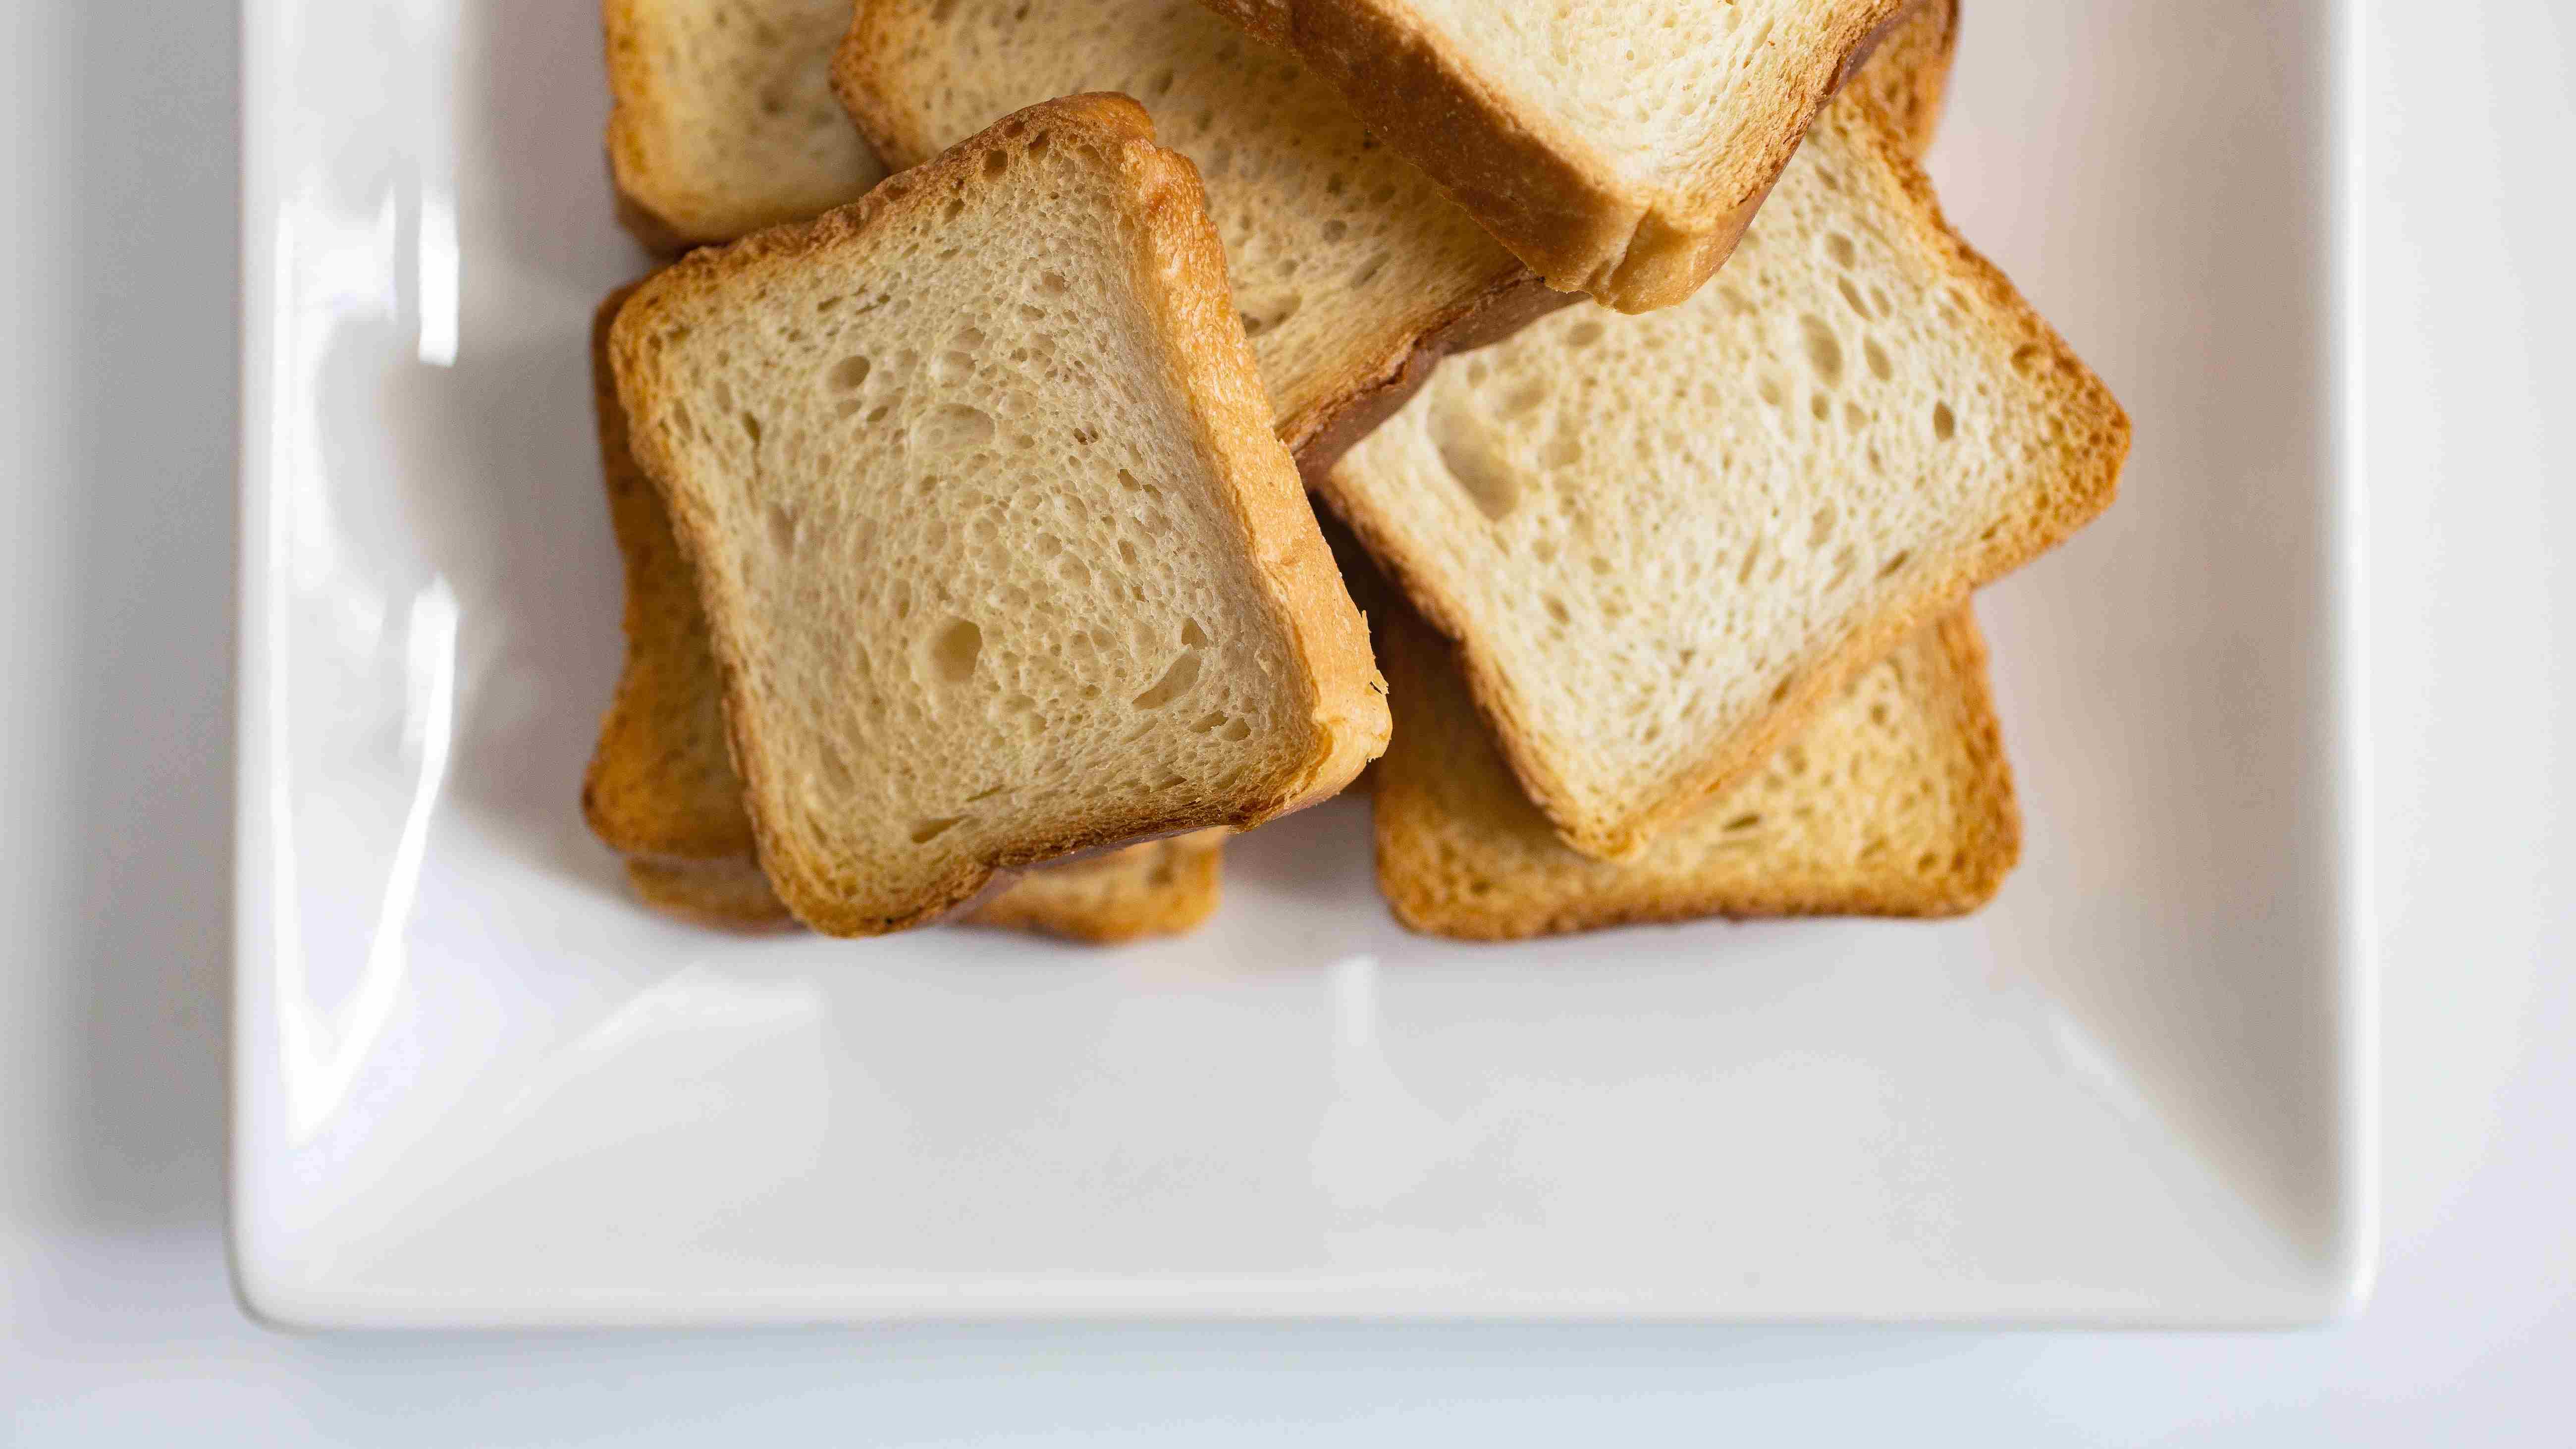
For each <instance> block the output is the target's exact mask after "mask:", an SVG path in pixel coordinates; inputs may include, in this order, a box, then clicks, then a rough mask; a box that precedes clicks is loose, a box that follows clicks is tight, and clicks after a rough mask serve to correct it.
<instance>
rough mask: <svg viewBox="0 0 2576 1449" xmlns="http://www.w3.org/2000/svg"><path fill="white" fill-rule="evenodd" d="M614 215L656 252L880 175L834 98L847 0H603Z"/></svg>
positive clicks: (825, 200) (812, 204)
mask: <svg viewBox="0 0 2576 1449" xmlns="http://www.w3.org/2000/svg"><path fill="white" fill-rule="evenodd" d="M600 20H601V23H602V28H603V29H604V30H605V32H606V36H607V42H608V86H609V96H610V103H611V104H610V109H609V114H608V164H609V174H610V176H611V178H612V179H613V180H614V181H615V183H616V186H617V195H618V203H619V204H618V215H619V219H620V220H622V221H624V222H625V223H626V226H627V229H628V230H630V231H632V232H633V233H634V234H635V236H636V239H637V240H639V241H641V242H643V243H644V244H645V245H646V246H647V247H649V248H651V249H653V250H655V251H659V252H677V251H682V250H685V249H687V248H689V247H692V246H697V245H700V244H702V243H706V242H725V241H732V240H733V239H734V238H736V237H740V236H747V235H749V234H750V233H752V232H754V231H757V230H759V229H760V228H762V227H764V226H773V225H776V224H778V223H780V222H788V221H803V220H805V219H807V218H808V217H813V216H818V215H820V214H822V213H823V212H825V211H828V210H830V209H831V208H833V207H835V206H839V205H841V204H843V203H845V202H851V201H856V200H858V199H859V198H860V197H861V196H864V195H866V194H867V190H868V188H869V187H871V186H874V185H875V184H876V183H877V181H878V180H879V179H880V178H882V177H883V176H884V175H885V168H884V167H883V166H881V165H879V164H878V163H877V158H876V155H875V153H873V152H871V151H870V150H869V149H868V146H867V142H866V141H865V140H864V139H862V138H861V137H860V135H859V134H858V132H857V131H856V130H855V129H853V128H852V127H851V125H850V123H849V118H848V117H847V116H846V115H844V114H843V113H842V111H841V108H840V106H839V105H838V104H836V103H835V102H834V101H833V99H832V91H831V63H832V49H833V47H834V46H836V45H838V44H839V43H840V39H841V33H842V32H843V31H845V30H847V29H849V26H850V0H601V4H600Z"/></svg>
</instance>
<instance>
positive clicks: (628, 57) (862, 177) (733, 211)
mask: <svg viewBox="0 0 2576 1449" xmlns="http://www.w3.org/2000/svg"><path fill="white" fill-rule="evenodd" d="M704 8H705V7H704V6H703V4H701V5H695V6H693V5H675V4H672V3H669V0H600V7H599V14H600V31H601V35H602V38H603V40H604V42H605V47H604V48H605V52H606V59H607V69H608V92H609V112H608V126H607V135H606V150H607V157H608V173H609V184H610V186H611V188H612V189H613V191H614V192H615V194H616V198H617V220H618V224H619V225H621V226H623V227H624V228H625V229H626V230H627V232H628V233H629V234H630V235H632V236H633V237H634V238H635V240H636V241H637V242H638V243H639V244H641V245H642V246H643V247H644V248H645V249H646V250H647V251H650V252H652V253H654V254H655V255H657V256H662V257H675V256H678V255H680V254H681V253H683V252H685V251H687V250H689V249H690V248H692V247H698V246H708V245H714V244H719V243H723V242H728V241H732V240H734V239H736V238H738V237H742V236H746V235H748V234H750V233H752V232H754V231H757V230H759V229H760V228H762V227H765V226H775V225H779V224H781V223H785V222H793V221H802V220H804V219H805V218H807V217H810V216H812V215H814V214H815V213H816V212H819V211H821V210H823V209H824V208H825V207H826V206H828V205H829V204H831V203H832V202H834V201H836V200H841V199H846V197H847V196H848V195H849V194H850V193H851V192H852V191H854V190H856V189H860V188H863V187H864V186H865V185H866V184H868V181H869V178H871V177H873V176H875V175H877V174H879V171H880V168H879V167H878V166H876V165H875V164H873V163H872V162H871V163H870V164H868V165H867V166H866V167H865V169H864V170H862V171H860V172H859V173H858V174H856V175H852V176H847V177H840V178H825V177H814V176H810V175H809V176H804V177H802V179H801V184H797V183H795V182H789V183H787V184H785V185H781V184H780V180H781V176H782V175H794V174H796V173H794V172H793V170H792V169H791V170H789V171H786V172H767V173H764V172H760V171H757V170H754V171H751V172H737V171H734V170H731V169H726V170H711V168H710V167H709V166H708V165H707V164H706V163H705V162H704V161H703V160H696V161H693V160H692V159H690V157H689V154H688V152H689V148H688V143H687V140H686V139H685V138H687V137H688V136H690V135H692V134H693V133H697V134H702V133H703V131H704V129H705V128H706V127H707V126H708V125H710V124H712V123H713V118H710V117H708V116H706V115H703V114H698V115H693V114H692V113H691V111H690V101H689V98H687V97H686V96H684V95H682V94H678V93H675V91H674V89H673V87H672V86H671V84H670V80H671V78H670V76H669V75H667V74H666V73H665V71H664V69H663V66H664V65H665V64H668V63H669V60H668V57H669V56H670V55H671V54H672V51H673V36H672V35H671V34H669V33H668V32H669V29H670V27H671V25H672V23H673V21H674V20H675V18H677V17H679V16H682V15H689V14H695V13H699V12H702V11H703V10H704ZM753 10H754V13H755V17H756V18H764V19H777V18H779V17H777V16H774V15H761V14H760V13H759V11H758V7H756V6H755V7H753ZM795 33H796V32H794V31H790V32H789V34H790V37H791V40H792V37H793V35H794V34H795ZM791 40H773V41H772V43H774V44H777V45H779V46H780V47H781V49H782V53H784V52H785V47H786V46H787V45H789V44H790V43H791ZM820 49H821V47H819V46H818V47H817V53H818V59H819V58H820V56H819V51H820ZM724 99H738V100H739V101H740V102H741V105H742V107H743V111H744V114H745V115H746V116H748V115H749V114H751V113H752V111H753V108H754V107H756V106H759V105H761V104H763V98H761V97H757V96H754V95H751V94H743V95H741V96H739V97H725V98H724ZM703 104H704V98H700V105H701V107H703ZM734 119H735V121H736V123H739V122H740V120H741V118H734Z"/></svg>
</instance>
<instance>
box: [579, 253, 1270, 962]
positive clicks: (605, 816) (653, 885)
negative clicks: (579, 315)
mask: <svg viewBox="0 0 2576 1449" xmlns="http://www.w3.org/2000/svg"><path fill="white" fill-rule="evenodd" d="M634 290H635V289H634V288H633V287H625V288H620V289H619V290H618V291H617V292H615V293H614V294H612V295H611V296H610V297H609V299H608V300H607V302H605V303H604V304H602V305H601V307H600V309H599V315H598V319H597V321H596V323H595V325H594V326H593V328H592V332H591V339H592V381H593V389H592V391H593V400H594V403H595V405H596V411H597V416H598V422H599V442H600V462H601V471H602V473H603V474H604V475H605V476H606V478H607V481H608V500H609V517H610V520H611V524H612V526H613V528H614V530H615V532H616V535H617V542H618V548H619V551H620V552H621V553H623V554H624V555H625V561H626V668H625V672H624V673H623V675H622V676H621V677H620V678H619V680H618V686H617V695H616V698H615V700H614V701H613V702H612V703H611V704H610V706H609V709H608V713H607V715H606V717H605V718H604V719H603V720H602V721H601V723H600V732H599V744H598V746H597V748H596V749H595V750H594V751H593V752H592V754H591V761H590V770H589V773H588V775H587V776H586V777H585V779H584V781H583V785H582V813H583V815H584V816H586V817H587V818H588V820H589V821H590V826H591V829H592V831H593V832H595V833H596V834H597V835H598V836H599V838H600V839H601V840H603V841H605V842H607V843H608V845H609V846H611V847H612V848H614V849H616V850H618V851H620V852H622V853H624V854H626V855H627V856H628V857H629V859H628V861H627V867H626V873H627V879H628V882H629V883H630V884H631V885H632V887H633V888H634V891H635V893H636V895H637V896H639V897H640V898H642V899H643V900H644V902H645V903H646V904H648V905H651V906H654V907H656V908H658V909H661V910H664V911H668V912H670V913H671V914H673V915H677V916H682V917H685V918H687V919H691V920H695V921H699V922H701V923H705V924H710V925H718V926H725V927H730V928H733V929H737V930H775V929H783V928H785V927H789V926H793V925H794V924H795V923H796V920H795V917H794V916H793V915H791V914H790V913H789V912H788V909H787V907H786V905H785V903H783V902H781V901H780V900H779V899H778V896H777V894H776V893H775V892H773V891H772V890H770V888H769V877H767V876H766V875H763V874H762V873H761V870H760V860H759V857H758V855H757V854H756V853H755V851H754V848H753V843H752V831H751V815H750V812H749V811H748V810H747V809H746V808H745V807H744V805H743V801H742V780H741V777H739V776H737V775H736V774H735V773H734V769H733V760H732V758H731V757H730V756H729V755H728V753H727V752H726V747H725V738H724V711H723V704H722V701H723V689H722V684H721V681H720V680H719V679H718V677H717V673H716V663H715V656H714V655H713V654H712V653H711V652H710V651H709V649H708V645H707V623H706V615H705V613H704V612H703V611H702V610H701V609H700V608H699V606H698V585H697V576H696V575H695V573H693V572H692V571H691V570H690V567H689V561H688V559H687V558H686V557H684V556H683V555H682V554H681V552H680V546H679V542H678V541H677V540H676V539H674V538H673V537H672V536H671V520H670V515H669V514H668V513H667V512H665V511H664V509H663V507H662V497H661V495H660V494H659V493H657V492H656V491H654V488H653V485H652V483H651V481H650V480H648V479H646V478H645V477H644V474H643V470H642V469H640V468H638V467H637V466H636V464H635V459H634V455H633V454H632V453H631V452H629V451H628V449H627V446H626V413H625V409H624V408H623V407H621V406H620V405H619V404H618V401H617V388H616V385H615V381H614V379H613V378H612V377H611V375H610V369H609V365H608V329H609V325H610V324H611V323H612V322H613V321H615V319H616V316H617V309H618V308H619V307H621V306H623V305H624V303H625V300H626V298H627V297H629V296H631V295H633V293H634ZM1224 852H1225V837H1224V834H1223V832H1220V831H1208V832H1204V833H1202V834H1199V835H1187V836H1182V837H1179V838H1178V839H1176V840H1168V841H1153V842H1149V843H1147V844H1144V845H1139V846H1134V847H1130V848H1128V849H1126V850H1122V851H1113V852H1110V853H1108V854H1105V855H1102V856H1097V857H1093V858H1090V859H1085V860H1076V861H1066V862H1063V863H1061V864H1057V865H1051V866H1044V867H1041V868H1039V869H1037V870H1035V871H1032V872H1031V873H1029V874H1028V875H1026V876H1024V877H1022V878H1021V879H1020V880H1019V881H1018V882H1017V883H1015V884H1013V885H1011V886H1010V887H1008V888H1007V889H1005V890H1004V891H1003V892H1002V893H1001V894H1000V895H999V896H997V897H995V898H994V899H993V900H992V901H990V902H988V903H986V904H985V905H983V906H981V907H978V908H977V909H976V911H975V912H974V913H973V915H972V916H971V917H970V919H971V920H973V921H975V922H978V923H982V924H988V925H1000V926H1013V927H1018V928H1020V929H1024V930H1031V931H1039V932H1044V933H1046V934H1049V935H1057V936H1066V937H1070V938H1072V939H1074V940H1080V941H1097V942H1113V941H1123V940H1129V939H1132V938H1134V937H1136V936H1139V935H1145V934H1151V933H1156V932H1168V931H1185V930H1188V929H1190V928H1191V927H1193V926H1195V925H1197V924H1198V923H1199V922H1201V921H1204V920H1206V919H1207V917H1208V916H1209V915H1210V914H1211V913H1212V912H1214V911H1215V909H1216V903H1217V897H1218V893H1219V891H1220V889H1221V880H1222V877H1223V871H1224Z"/></svg>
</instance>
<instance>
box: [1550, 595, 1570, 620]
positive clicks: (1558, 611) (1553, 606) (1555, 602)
mask: <svg viewBox="0 0 2576 1449" xmlns="http://www.w3.org/2000/svg"><path fill="white" fill-rule="evenodd" d="M1547 616H1548V617H1549V618H1551V619H1553V620H1555V621H1556V624H1557V627H1558V628H1563V627H1565V626H1566V625H1568V624H1571V623H1573V622H1574V615H1573V614H1572V613H1571V612H1569V611H1568V610H1567V609H1566V607H1565V600H1563V599H1560V598H1558V597H1557V596H1556V595H1554V594H1550V595H1548V596H1547Z"/></svg>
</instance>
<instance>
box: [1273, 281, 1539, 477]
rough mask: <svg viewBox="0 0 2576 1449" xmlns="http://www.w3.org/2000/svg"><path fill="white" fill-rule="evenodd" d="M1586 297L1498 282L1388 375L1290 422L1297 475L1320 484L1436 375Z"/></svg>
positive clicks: (1422, 337)
mask: <svg viewBox="0 0 2576 1449" xmlns="http://www.w3.org/2000/svg"><path fill="white" fill-rule="evenodd" d="M1581 300H1583V299H1582V298H1581V297H1579V296H1577V295H1575V294H1574V293H1571V292H1559V291H1557V290H1555V289H1554V288H1552V287H1550V286H1548V285H1547V284H1546V283H1545V282H1542V281H1540V280H1539V279H1538V275H1537V274H1536V273H1534V272H1530V271H1528V270H1526V269H1515V270H1513V271H1512V272H1511V273H1510V274H1508V275H1506V276H1503V277H1500V278H1498V279H1497V280H1496V281H1495V283H1494V285H1493V286H1491V287H1489V288H1487V289H1486V290H1485V291H1483V292H1481V293H1479V294H1478V295H1477V296H1476V297H1475V298H1474V299H1473V300H1472V301H1470V302H1468V303H1467V304H1466V305H1465V306H1462V307H1460V308H1458V309H1456V310H1455V311H1453V312H1451V313H1450V314H1449V315H1448V316H1446V317H1443V318H1437V319H1434V320H1433V321H1432V322H1431V323H1430V324H1429V325H1428V326H1426V327H1424V328H1423V329H1422V330H1421V331H1420V332H1418V333H1416V334H1415V335H1414V336H1413V337H1411V338H1409V339H1407V340H1406V341H1405V342H1404V344H1403V345H1402V347H1401V348H1400V349H1398V351H1397V352H1396V353H1395V355H1394V356H1393V357H1392V358H1390V359H1389V360H1388V363H1387V365H1386V367H1385V368H1384V370H1382V371H1380V372H1378V373H1376V374H1375V375H1374V376H1373V377H1366V376H1364V377H1355V378H1353V379H1351V380H1350V381H1349V383H1348V385H1347V390H1346V391H1344V392H1342V393H1341V394H1340V395H1338V396H1336V397H1334V398H1332V399H1330V400H1329V401H1327V402H1324V403H1322V404H1319V405H1317V406H1316V407H1314V408H1312V409H1310V410H1308V411H1307V412H1306V413H1304V414H1302V415H1300V416H1298V417H1293V418H1286V419H1282V420H1281V422H1280V425H1279V437H1280V441H1282V442H1284V443H1286V444H1287V445H1288V448H1289V451H1290V452H1292V453H1294V454H1295V455H1296V458H1297V471H1298V473H1299V474H1300V475H1301V476H1303V477H1304V478H1305V479H1306V482H1307V486H1308V487H1313V486H1315V485H1316V483H1317V482H1318V481H1319V480H1321V479H1322V478H1323V477H1324V476H1325V475H1327V474H1328V473H1330V472H1331V471H1332V467H1333V465H1334V464H1335V463H1337V462H1340V461H1341V457H1342V455H1343V454H1344V453H1347V452H1349V451H1350V450H1351V449H1352V448H1354V447H1356V446H1358V444H1359V442H1360V440H1361V439H1363V438H1366V437H1367V436H1368V435H1369V434H1371V433H1373V432H1376V431H1377V429H1378V425H1379V424H1381V423H1384V422H1385V421H1386V420H1387V419H1389V418H1391V417H1394V416H1395V415H1396V414H1397V413H1399V412H1402V411H1403V410H1404V405H1405V404H1406V403H1408V402H1411V401H1412V400H1413V395H1414V394H1415V393H1418V392H1420V391H1422V387H1423V384H1425V383H1427V382H1429V381H1431V373H1432V370H1433V369H1434V368H1436V367H1438V366H1439V365H1440V364H1441V363H1442V362H1443V361H1445V360H1447V359H1448V358H1450V357H1452V356H1455V355H1456V354H1458V353H1461V352H1470V351H1473V350H1475V349H1476V348H1479V347H1490V346H1492V345H1493V344H1495V343H1497V342H1500V341H1502V340H1503V339H1504V338H1507V337H1509V336H1511V335H1512V334H1513V333H1515V332H1518V331H1520V330H1521V329H1522V328H1524V327H1527V326H1528V325H1529V324H1531V323H1533V322H1535V321H1537V320H1538V319H1540V318H1541V317H1544V316H1546V315H1547V314H1549V313H1550V312H1554V311H1556V310H1557V309H1559V308H1561V307H1567V306H1571V305H1572V304H1574V303H1576V302H1579V301H1581Z"/></svg>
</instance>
